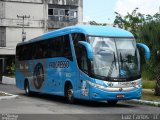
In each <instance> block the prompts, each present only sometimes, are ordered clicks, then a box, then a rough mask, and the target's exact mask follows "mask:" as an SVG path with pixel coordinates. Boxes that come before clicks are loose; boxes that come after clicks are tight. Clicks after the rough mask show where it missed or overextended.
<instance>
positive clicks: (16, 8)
mask: <svg viewBox="0 0 160 120" xmlns="http://www.w3.org/2000/svg"><path fill="white" fill-rule="evenodd" d="M17 15H30V17H31V18H30V19H31V20H42V19H43V18H44V15H43V4H33V3H20V2H18V3H16V2H6V3H5V18H10V19H17Z"/></svg>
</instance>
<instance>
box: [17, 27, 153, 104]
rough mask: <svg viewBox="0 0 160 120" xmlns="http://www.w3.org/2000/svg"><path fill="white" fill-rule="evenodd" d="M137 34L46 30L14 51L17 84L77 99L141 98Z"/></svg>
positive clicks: (112, 101)
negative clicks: (46, 31)
mask: <svg viewBox="0 0 160 120" xmlns="http://www.w3.org/2000/svg"><path fill="white" fill-rule="evenodd" d="M137 46H140V47H142V48H144V50H145V54H146V58H147V59H149V57H150V51H149V48H148V47H147V46H146V45H144V44H142V43H137V44H136V41H135V39H134V36H133V35H132V34H131V33H130V32H128V31H125V30H123V29H119V28H114V27H106V26H105V27H104V26H90V25H77V26H71V27H66V28H63V29H59V30H55V31H51V32H48V33H46V34H44V35H41V36H39V37H37V38H35V39H32V40H29V41H26V42H22V43H19V44H18V45H17V47H16V85H17V87H18V88H20V89H24V90H25V93H26V95H30V94H31V93H33V92H37V93H47V94H54V95H59V96H65V97H66V100H67V101H68V102H69V103H73V102H74V100H75V98H76V99H83V100H92V101H108V103H109V104H116V103H117V102H118V101H119V100H130V99H140V97H141V91H142V85H141V84H142V78H141V73H140V56H139V52H138V49H137Z"/></svg>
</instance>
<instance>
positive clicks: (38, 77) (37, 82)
mask: <svg viewBox="0 0 160 120" xmlns="http://www.w3.org/2000/svg"><path fill="white" fill-rule="evenodd" d="M43 82H44V69H43V65H42V64H41V63H38V64H37V65H36V66H35V68H34V73H33V83H34V86H35V88H36V89H40V88H41V87H42V84H43Z"/></svg>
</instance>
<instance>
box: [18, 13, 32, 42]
mask: <svg viewBox="0 0 160 120" xmlns="http://www.w3.org/2000/svg"><path fill="white" fill-rule="evenodd" d="M17 18H21V19H22V24H17V25H20V26H22V41H23V42H24V40H25V39H26V32H24V26H29V24H25V23H24V20H25V19H26V18H30V16H27V15H22V16H19V15H17Z"/></svg>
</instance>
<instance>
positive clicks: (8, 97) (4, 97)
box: [0, 91, 18, 100]
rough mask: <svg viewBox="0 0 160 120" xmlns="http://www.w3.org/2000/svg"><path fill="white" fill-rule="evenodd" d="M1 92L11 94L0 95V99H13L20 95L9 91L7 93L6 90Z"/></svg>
mask: <svg viewBox="0 0 160 120" xmlns="http://www.w3.org/2000/svg"><path fill="white" fill-rule="evenodd" d="M0 92H1V93H4V94H6V95H9V96H0V100H9V99H13V98H17V97H18V95H13V94H9V93H5V92H2V91H0Z"/></svg>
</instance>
